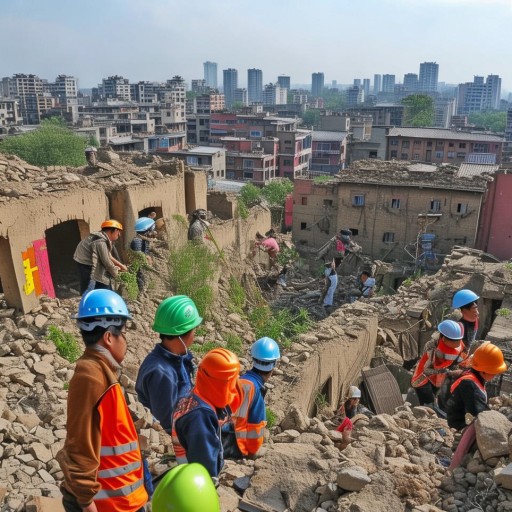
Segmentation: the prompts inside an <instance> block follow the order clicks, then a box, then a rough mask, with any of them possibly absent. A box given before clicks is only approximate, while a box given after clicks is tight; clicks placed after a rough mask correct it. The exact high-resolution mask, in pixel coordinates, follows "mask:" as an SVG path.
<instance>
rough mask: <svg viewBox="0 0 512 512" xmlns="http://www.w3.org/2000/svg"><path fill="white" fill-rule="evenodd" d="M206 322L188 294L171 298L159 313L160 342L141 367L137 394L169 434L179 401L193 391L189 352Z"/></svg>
mask: <svg viewBox="0 0 512 512" xmlns="http://www.w3.org/2000/svg"><path fill="white" fill-rule="evenodd" d="M202 321H203V319H202V318H201V316H200V315H199V312H198V310H197V307H196V305H195V304H194V301H193V300H192V299H190V298H189V297H187V296H186V295H175V296H174V297H167V298H166V299H164V300H163V301H162V302H161V303H160V305H159V306H158V309H157V310H156V313H155V320H154V322H153V330H154V331H155V332H157V333H159V334H160V343H158V344H157V345H155V347H154V348H153V350H152V351H151V352H150V353H149V354H148V355H147V356H146V358H145V359H144V361H143V362H142V364H141V365H140V368H139V373H138V375H137V381H136V382H135V391H136V392H137V396H138V397H139V400H140V402H141V403H142V405H144V406H145V407H147V408H148V409H149V410H150V411H151V414H153V416H154V417H155V418H156V419H157V420H158V421H159V422H160V425H162V428H163V429H164V430H165V431H166V432H168V433H169V434H170V433H171V429H172V415H173V412H174V409H175V408H176V404H177V403H178V400H180V398H183V397H184V396H187V395H188V394H189V393H190V391H191V389H192V377H193V374H194V364H193V362H192V357H193V356H192V354H191V353H190V352H189V350H188V349H189V347H190V345H192V343H193V342H194V336H195V330H196V328H197V327H198V326H199V325H201V322H202Z"/></svg>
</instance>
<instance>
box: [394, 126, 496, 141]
mask: <svg viewBox="0 0 512 512" xmlns="http://www.w3.org/2000/svg"><path fill="white" fill-rule="evenodd" d="M388 137H411V138H419V139H451V140H465V141H478V142H503V141H504V138H503V137H499V136H498V135H491V134H489V133H481V132H478V133H475V132H473V133H468V132H459V131H457V130H448V129H446V128H404V127H399V128H392V129H391V130H389V134H388Z"/></svg>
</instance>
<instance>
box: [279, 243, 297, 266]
mask: <svg viewBox="0 0 512 512" xmlns="http://www.w3.org/2000/svg"><path fill="white" fill-rule="evenodd" d="M299 257H300V256H299V253H298V252H297V250H296V249H295V247H291V248H288V247H283V248H282V249H281V250H280V251H279V253H278V254H277V263H279V265H291V264H292V263H295V262H296V261H298V259H299Z"/></svg>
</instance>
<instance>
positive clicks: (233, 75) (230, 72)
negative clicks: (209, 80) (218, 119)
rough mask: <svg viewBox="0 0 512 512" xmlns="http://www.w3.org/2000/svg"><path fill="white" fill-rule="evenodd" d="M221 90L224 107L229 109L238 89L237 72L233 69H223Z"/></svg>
mask: <svg viewBox="0 0 512 512" xmlns="http://www.w3.org/2000/svg"><path fill="white" fill-rule="evenodd" d="M222 73H223V78H224V79H223V82H222V84H223V90H224V100H225V102H226V107H227V108H231V105H232V104H233V103H234V101H235V90H236V89H238V71H237V70H236V69H234V68H229V69H225V70H224V71H223V72H222Z"/></svg>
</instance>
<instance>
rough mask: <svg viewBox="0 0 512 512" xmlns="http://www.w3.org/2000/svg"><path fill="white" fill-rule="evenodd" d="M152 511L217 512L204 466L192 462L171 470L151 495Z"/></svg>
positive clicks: (218, 507) (217, 501) (211, 486)
mask: <svg viewBox="0 0 512 512" xmlns="http://www.w3.org/2000/svg"><path fill="white" fill-rule="evenodd" d="M152 510H153V512H220V505H219V497H218V495H217V491H216V489H215V485H214V484H213V482H212V479H211V477H210V475H209V473H208V471H207V470H206V468H205V467H204V466H202V465H201V464H198V463H197V462H193V463H191V464H181V465H180V466H176V467H174V468H172V469H171V471H169V472H168V473H167V474H166V475H165V476H164V477H163V478H162V481H161V482H160V483H159V484H158V486H157V488H156V489H155V494H153V500H152Z"/></svg>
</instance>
